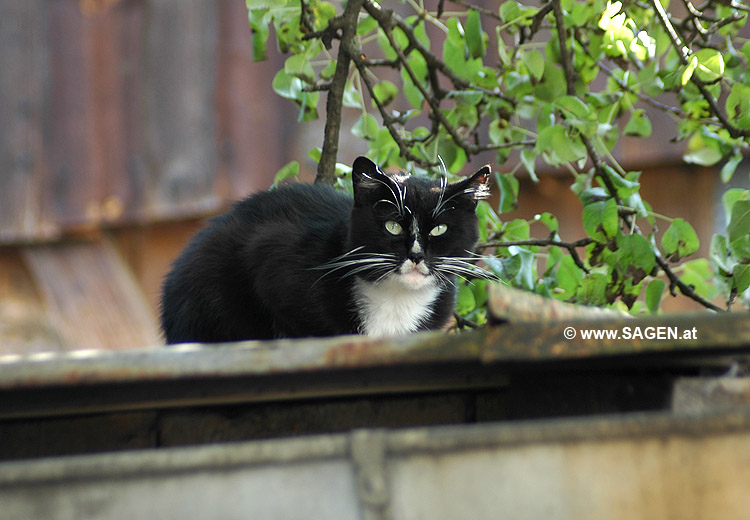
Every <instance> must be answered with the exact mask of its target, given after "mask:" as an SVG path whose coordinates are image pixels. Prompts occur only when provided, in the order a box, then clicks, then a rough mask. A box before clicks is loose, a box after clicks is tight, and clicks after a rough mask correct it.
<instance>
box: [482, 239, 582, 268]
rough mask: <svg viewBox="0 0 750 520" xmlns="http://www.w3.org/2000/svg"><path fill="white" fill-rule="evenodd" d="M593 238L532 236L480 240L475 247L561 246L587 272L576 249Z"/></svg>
mask: <svg viewBox="0 0 750 520" xmlns="http://www.w3.org/2000/svg"><path fill="white" fill-rule="evenodd" d="M593 243H594V240H593V239H591V238H589V237H585V238H581V239H579V240H576V241H575V242H563V241H561V240H555V239H554V238H532V239H529V240H510V241H503V240H489V241H487V242H480V243H479V244H477V247H476V249H477V250H484V249H488V248H490V247H512V246H518V247H525V246H540V247H549V246H557V247H562V248H565V249H567V250H568V253H570V256H571V257H572V258H573V261H574V262H575V263H576V265H577V266H578V267H579V268H580V269H581V270H582V271H583V272H584V273H588V272H589V270H588V268H587V267H586V266H585V264H584V263H583V261H582V260H581V257H580V256H579V255H578V251H576V248H577V247H586V246H587V245H589V244H593Z"/></svg>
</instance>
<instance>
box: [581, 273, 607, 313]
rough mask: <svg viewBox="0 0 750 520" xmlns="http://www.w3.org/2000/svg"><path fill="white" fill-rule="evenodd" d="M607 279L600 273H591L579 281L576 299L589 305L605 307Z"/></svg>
mask: <svg viewBox="0 0 750 520" xmlns="http://www.w3.org/2000/svg"><path fill="white" fill-rule="evenodd" d="M608 284H609V277H608V276H606V275H604V274H602V273H591V274H590V275H588V276H587V277H585V278H584V279H583V280H582V281H581V285H580V286H579V287H578V292H577V293H576V298H577V299H578V301H580V302H582V303H587V304H590V305H606V304H607V303H608V301H607V285H608Z"/></svg>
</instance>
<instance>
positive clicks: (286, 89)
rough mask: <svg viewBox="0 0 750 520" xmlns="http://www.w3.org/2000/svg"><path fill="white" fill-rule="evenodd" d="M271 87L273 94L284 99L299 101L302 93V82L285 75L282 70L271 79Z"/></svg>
mask: <svg viewBox="0 0 750 520" xmlns="http://www.w3.org/2000/svg"><path fill="white" fill-rule="evenodd" d="M271 87H272V88H273V90H274V92H276V93H277V94H278V95H279V96H281V97H283V98H286V99H294V100H299V99H300V94H301V93H302V82H301V81H300V80H299V79H298V78H295V77H292V76H290V75H289V74H287V72H286V71H285V70H283V69H282V70H280V71H279V72H277V73H276V75H275V76H274V77H273V81H272V82H271Z"/></svg>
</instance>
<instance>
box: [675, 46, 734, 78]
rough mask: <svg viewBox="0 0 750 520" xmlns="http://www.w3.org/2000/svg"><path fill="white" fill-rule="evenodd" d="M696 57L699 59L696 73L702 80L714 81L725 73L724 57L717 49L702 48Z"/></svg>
mask: <svg viewBox="0 0 750 520" xmlns="http://www.w3.org/2000/svg"><path fill="white" fill-rule="evenodd" d="M694 57H695V58H696V59H697V60H698V64H697V67H696V68H695V75H696V77H697V78H698V79H699V80H701V81H702V82H704V83H712V82H714V81H718V80H719V79H721V77H722V76H723V75H724V57H723V56H722V55H721V53H720V52H719V51H717V50H716V49H701V50H699V51H698V52H696V53H695V55H694ZM683 84H684V83H683Z"/></svg>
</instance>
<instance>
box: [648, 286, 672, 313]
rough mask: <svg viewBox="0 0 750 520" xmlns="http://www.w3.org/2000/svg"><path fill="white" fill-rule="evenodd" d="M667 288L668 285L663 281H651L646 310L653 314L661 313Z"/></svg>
mask: <svg viewBox="0 0 750 520" xmlns="http://www.w3.org/2000/svg"><path fill="white" fill-rule="evenodd" d="M666 287H667V284H666V282H664V281H663V280H651V283H649V284H648V287H646V308H647V309H648V310H649V312H650V313H651V314H656V313H657V312H659V307H661V299H662V297H663V296H664V289H666Z"/></svg>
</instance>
